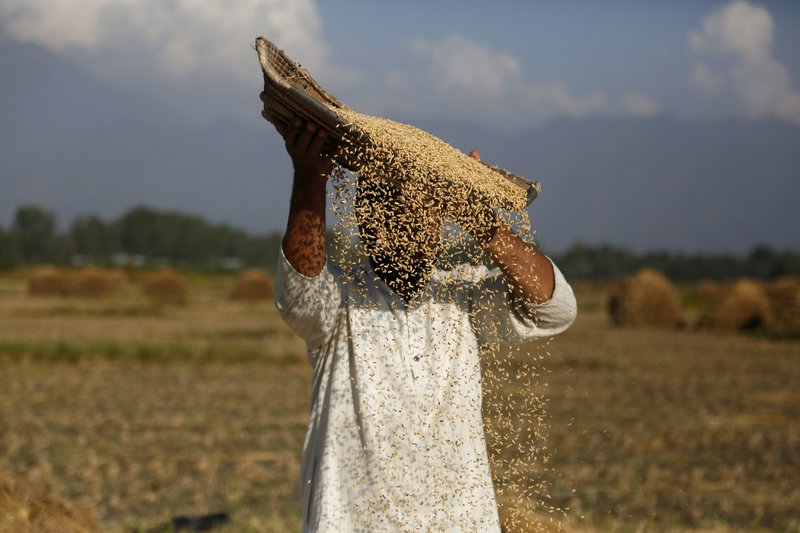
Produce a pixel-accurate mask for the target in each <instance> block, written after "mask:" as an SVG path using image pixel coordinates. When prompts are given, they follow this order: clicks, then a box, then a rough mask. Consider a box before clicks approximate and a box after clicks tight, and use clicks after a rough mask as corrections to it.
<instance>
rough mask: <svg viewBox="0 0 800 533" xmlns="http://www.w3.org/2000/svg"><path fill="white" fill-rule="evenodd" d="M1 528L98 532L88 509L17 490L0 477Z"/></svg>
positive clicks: (13, 532)
mask: <svg viewBox="0 0 800 533" xmlns="http://www.w3.org/2000/svg"><path fill="white" fill-rule="evenodd" d="M0 531H2V532H3V533H101V532H102V531H103V529H102V528H101V527H100V524H99V523H98V522H97V520H96V519H95V517H94V516H93V515H92V513H91V512H90V511H88V510H87V509H84V508H82V507H78V506H76V505H73V504H71V503H66V502H61V501H58V500H54V499H52V498H47V497H43V496H39V495H35V494H31V493H30V492H28V491H24V490H22V489H20V488H19V487H18V486H17V485H16V484H15V483H12V482H11V481H9V480H7V479H5V478H3V477H2V476H0Z"/></svg>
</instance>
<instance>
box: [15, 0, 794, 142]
mask: <svg viewBox="0 0 800 533" xmlns="http://www.w3.org/2000/svg"><path fill="white" fill-rule="evenodd" d="M0 21H2V22H1V23H0V28H1V30H0V31H2V33H3V34H4V35H5V36H6V37H7V38H10V39H12V40H15V41H20V42H34V43H37V44H41V45H44V46H46V47H47V48H49V49H51V50H52V51H54V52H56V53H58V54H60V55H62V56H64V57H65V58H68V59H70V60H72V61H74V62H76V63H77V64H79V65H81V66H83V67H85V68H87V69H88V70H90V71H91V72H93V73H94V74H95V75H96V76H98V77H99V78H101V79H105V80H109V81H110V82H113V83H118V84H125V85H127V86H128V87H133V88H135V89H140V90H143V91H145V92H150V93H153V94H155V95H157V96H158V97H159V98H161V99H163V100H165V101H166V102H167V103H169V104H171V105H173V106H174V108H175V109H178V110H182V111H184V112H186V113H187V114H190V115H194V116H195V118H196V119H197V120H201V121H202V120H213V119H216V118H219V117H233V118H236V119H241V120H257V119H258V115H257V112H256V111H257V107H258V104H257V100H254V98H253V95H254V94H255V93H257V91H258V89H259V76H258V74H259V73H258V69H257V62H256V61H255V56H254V54H253V53H252V51H251V50H250V49H249V46H250V45H251V42H252V39H253V37H255V35H257V34H264V35H265V36H267V37H268V38H271V39H272V40H274V41H275V42H276V43H277V44H278V45H279V46H281V47H283V48H284V49H285V50H286V51H287V53H288V54H289V55H290V56H291V57H293V58H295V59H297V60H299V61H300V62H302V63H304V64H305V65H307V66H308V67H309V68H310V69H311V71H312V74H313V75H315V76H316V77H317V78H318V79H319V81H320V82H322V84H323V85H324V86H325V87H327V88H329V89H330V90H331V91H332V92H334V94H335V95H337V96H338V97H339V98H340V99H341V100H343V101H345V102H346V103H348V104H350V105H352V106H354V107H357V108H359V109H361V110H362V111H364V112H369V113H374V114H380V115H387V116H435V117H436V118H467V119H473V120H476V121H479V122H482V123H484V124H487V125H489V126H492V127H495V128H499V129H511V130H513V129H519V128H526V127H531V126H535V125H537V124H539V123H541V122H543V121H546V120H549V119H552V118H556V117H559V116H571V117H575V118H583V117H586V116H592V115H604V114H605V115H613V116H633V117H646V116H652V115H654V114H658V113H666V114H671V115H678V116H681V117H685V118H689V119H706V118H714V117H720V116H740V117H741V116H745V117H755V118H764V117H767V118H780V119H784V120H789V121H792V122H795V123H797V122H800V89H799V88H798V87H800V84H799V83H798V78H800V53H799V51H800V31H798V30H800V2H790V1H786V2H748V1H745V0H736V1H699V0H698V1H674V2H655V1H644V2H634V1H616V2H613V1H605V2H596V1H575V0H573V1H570V2H556V1H546V2H523V1H510V0H506V1H503V0H500V1H496V2H492V3H489V2H470V1H461V2H457V1H451V0H446V1H440V2H425V1H422V0H410V1H406V2H393V3H388V2H368V1H366V0H343V1H337V2H332V1H329V2H322V1H314V0H230V1H227V2H220V1H212V0H173V1H171V2H166V1H160V0H158V1H157V0H82V1H81V2H80V3H76V2H73V1H71V0H0ZM693 36H694V37H693ZM693 39H694V44H693ZM198 109H202V110H203V113H197V110H198Z"/></svg>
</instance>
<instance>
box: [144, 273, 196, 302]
mask: <svg viewBox="0 0 800 533" xmlns="http://www.w3.org/2000/svg"><path fill="white" fill-rule="evenodd" d="M142 293H143V294H144V295H145V296H146V297H147V298H149V299H150V300H152V301H154V302H159V303H170V304H184V303H186V301H187V300H188V298H189V288H188V286H187V285H186V282H185V281H184V279H183V277H182V276H180V275H179V274H178V273H177V272H175V271H174V270H171V269H168V268H164V269H161V270H159V271H158V272H153V273H151V274H150V275H148V276H147V277H146V278H145V280H144V283H143V284H142Z"/></svg>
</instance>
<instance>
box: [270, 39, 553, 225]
mask: <svg viewBox="0 0 800 533" xmlns="http://www.w3.org/2000/svg"><path fill="white" fill-rule="evenodd" d="M256 51H257V52H258V59H259V62H260V63H261V70H262V72H263V74H264V91H263V92H262V93H261V101H262V102H263V103H264V109H263V111H262V112H261V115H262V116H263V117H264V118H265V119H267V120H268V121H270V122H273V123H274V122H276V121H280V122H283V123H287V122H289V121H290V120H291V119H292V118H294V117H300V118H302V119H304V120H311V121H313V122H316V123H317V124H318V125H319V126H320V127H322V128H323V129H324V130H325V131H326V132H327V133H328V136H329V141H328V144H327V146H326V147H325V148H326V150H329V151H331V152H334V151H335V149H336V148H337V147H338V146H339V145H341V144H343V143H350V144H362V143H363V144H366V143H370V136H369V134H368V133H367V132H366V131H364V130H363V129H359V128H358V127H357V126H354V125H353V124H352V123H351V122H349V121H348V120H347V119H346V118H345V117H343V116H342V115H341V114H340V113H339V112H340V111H341V112H344V111H347V112H348V113H349V114H353V113H355V111H354V110H353V109H352V108H349V107H347V106H345V105H344V104H342V103H341V102H339V101H338V100H337V99H336V98H334V97H333V96H332V95H331V94H330V93H328V92H327V91H325V90H324V89H323V88H322V87H320V85H319V84H318V83H317V82H316V81H315V80H314V78H312V77H311V75H310V74H309V73H308V71H307V70H306V69H304V68H303V67H301V66H300V65H298V64H297V63H295V62H294V61H292V60H291V59H289V58H288V57H287V56H286V54H285V53H284V52H283V50H281V49H279V48H278V47H277V46H275V44H273V43H272V42H270V41H268V40H266V39H264V38H263V37H258V38H257V39H256ZM381 120H385V119H381ZM442 142H443V141H442ZM340 153H341V154H342V155H341V156H340V157H339V158H338V159H337V163H339V164H341V165H342V166H344V167H345V168H348V169H350V170H352V171H354V172H358V171H359V168H358V164H357V163H356V162H355V161H352V160H350V158H348V157H347V156H346V155H345V154H346V153H347V151H346V150H345V151H341V152H340ZM461 155H462V156H463V157H464V158H466V159H469V160H470V161H473V162H474V160H472V159H471V158H470V157H469V156H467V155H465V154H461ZM481 164H482V165H484V167H485V168H488V169H490V170H491V171H492V172H494V173H496V174H497V175H498V176H500V177H502V178H503V180H502V181H503V182H505V183H511V184H513V185H514V186H513V187H509V186H506V187H503V188H501V189H498V188H497V187H488V186H486V185H485V184H483V183H481V182H480V181H479V180H478V179H471V178H470V183H468V184H467V185H468V188H469V189H470V190H471V191H473V192H474V193H475V195H477V197H478V198H480V200H481V201H482V202H484V203H485V204H487V205H489V206H491V207H500V208H504V209H509V210H519V209H523V208H524V207H525V206H527V205H529V204H530V203H531V202H532V201H533V200H534V199H535V198H536V196H537V195H538V194H539V192H540V191H541V185H540V184H539V183H538V182H531V181H528V180H526V179H525V178H523V177H521V176H518V175H516V174H513V173H511V172H508V171H507V170H504V169H502V168H498V167H494V166H492V165H489V164H487V163H483V162H481ZM453 174H454V175H455V174H456V173H455V172H454V173H453ZM441 177H442V178H443V179H444V182H445V183H446V182H447V180H448V179H450V177H449V176H441ZM506 180H507V181H506Z"/></svg>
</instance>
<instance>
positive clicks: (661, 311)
mask: <svg viewBox="0 0 800 533" xmlns="http://www.w3.org/2000/svg"><path fill="white" fill-rule="evenodd" d="M609 313H610V315H611V321H612V322H613V323H614V324H616V325H618V326H653V327H668V328H674V327H677V326H678V325H679V324H680V323H681V307H680V299H679V297H678V291H677V289H676V288H675V286H674V285H673V284H672V283H670V281H669V280H668V279H667V278H666V277H664V276H663V275H662V274H661V273H659V272H656V271H655V270H650V269H644V270H641V271H639V272H637V273H635V274H633V275H631V276H628V277H627V278H625V279H623V280H622V281H621V282H620V283H619V285H618V286H617V287H616V289H615V290H614V291H613V292H612V295H611V300H610V302H609Z"/></svg>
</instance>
